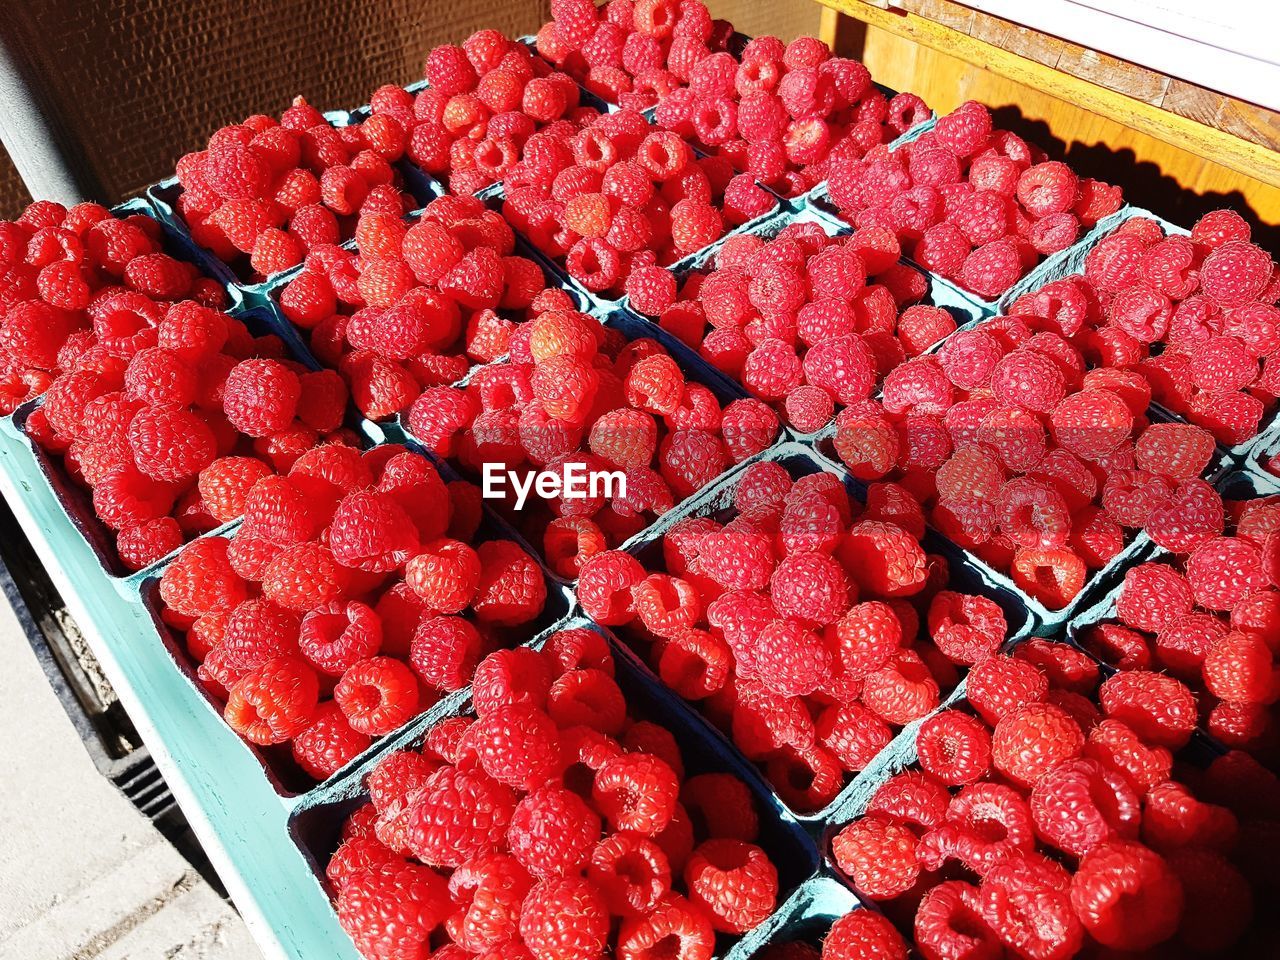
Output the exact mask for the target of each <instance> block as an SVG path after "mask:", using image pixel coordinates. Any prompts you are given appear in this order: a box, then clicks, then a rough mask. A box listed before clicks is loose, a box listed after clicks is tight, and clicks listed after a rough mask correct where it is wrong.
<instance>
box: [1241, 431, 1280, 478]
mask: <svg viewBox="0 0 1280 960" xmlns="http://www.w3.org/2000/svg"><path fill="white" fill-rule="evenodd" d="M1272 457H1280V429H1278V428H1277V424H1274V423H1273V424H1272V427H1271V429H1270V430H1269V431H1267V432H1266V433H1265V434H1263V435H1262V436H1261V437H1259V438H1258V443H1257V445H1256V446H1255V447H1254V448H1253V449H1252V450H1251V451H1250V452H1249V459H1248V460H1247V461H1246V462H1245V465H1244V469H1246V470H1248V471H1249V474H1250V475H1251V476H1252V477H1253V478H1254V480H1255V482H1256V483H1257V484H1258V486H1259V488H1260V489H1262V490H1264V491H1266V492H1267V493H1280V476H1277V475H1276V474H1274V473H1272V472H1271V471H1270V470H1268V469H1267V467H1266V464H1267V461H1268V460H1270V459H1271V458H1272Z"/></svg>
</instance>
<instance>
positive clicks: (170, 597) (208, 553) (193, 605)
mask: <svg viewBox="0 0 1280 960" xmlns="http://www.w3.org/2000/svg"><path fill="white" fill-rule="evenodd" d="M227 546H228V541H227V540H226V539H225V538H223V537H209V538H208V539H205V540H197V541H195V542H194V543H192V544H191V545H189V546H188V547H186V549H184V550H183V551H182V552H181V553H180V554H178V556H177V557H176V558H175V559H174V561H173V563H171V564H169V566H168V567H166V568H165V571H164V573H163V574H162V575H161V577H160V599H161V600H163V601H164V604H165V606H166V607H168V608H169V609H170V610H172V611H173V612H174V613H177V614H179V615H180V616H184V617H202V616H204V615H205V614H209V613H225V612H227V611H230V610H232V609H233V608H234V607H235V606H236V605H237V604H239V603H240V602H241V601H243V600H244V599H245V597H246V585H245V583H244V581H243V580H241V579H240V577H238V576H237V575H236V573H235V571H234V570H232V569H231V564H230V563H229V562H228V560H227Z"/></svg>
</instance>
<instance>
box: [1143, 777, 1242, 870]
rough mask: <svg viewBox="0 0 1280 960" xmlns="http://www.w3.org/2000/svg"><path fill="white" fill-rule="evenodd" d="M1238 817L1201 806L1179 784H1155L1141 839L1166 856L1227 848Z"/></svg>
mask: <svg viewBox="0 0 1280 960" xmlns="http://www.w3.org/2000/svg"><path fill="white" fill-rule="evenodd" d="M1237 828H1238V824H1237V822H1236V818H1235V815H1234V814H1232V813H1231V811H1229V810H1227V809H1225V808H1224V807H1220V806H1217V805H1215V804H1211V803H1202V802H1201V801H1199V800H1197V799H1196V797H1195V795H1194V794H1193V793H1192V792H1191V791H1190V790H1189V789H1187V788H1186V787H1185V786H1183V785H1182V784H1180V783H1177V782H1176V781H1172V780H1167V781H1163V782H1161V783H1158V784H1155V785H1153V786H1152V787H1151V789H1150V790H1149V791H1148V792H1147V796H1146V798H1145V807H1144V809H1143V814H1142V840H1143V842H1144V843H1145V844H1147V846H1149V847H1151V848H1152V849H1154V850H1158V851H1161V852H1163V853H1166V854H1168V853H1172V852H1173V851H1174V850H1176V849H1179V848H1183V847H1201V846H1202V847H1205V848H1209V849H1219V850H1226V849H1228V848H1229V847H1230V846H1231V845H1232V844H1233V843H1234V842H1235V839H1236V831H1237Z"/></svg>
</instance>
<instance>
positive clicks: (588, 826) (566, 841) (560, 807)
mask: <svg viewBox="0 0 1280 960" xmlns="http://www.w3.org/2000/svg"><path fill="white" fill-rule="evenodd" d="M516 709H522V710H528V709H529V708H516ZM544 716H545V715H544ZM544 743H546V744H547V745H549V746H550V747H552V748H556V747H557V741H556V740H555V739H551V740H549V741H544ZM500 746H501V745H500V744H497V743H495V744H492V745H491V750H493V749H494V748H498V747H500ZM490 756H491V757H493V758H494V760H495V761H501V759H502V758H501V757H497V756H495V755H494V753H492V752H491V754H490ZM548 756H551V757H552V762H553V763H554V762H555V759H554V755H548ZM481 759H482V760H483V759H484V753H483V752H482V754H481ZM599 839H600V817H599V816H597V815H596V814H595V813H594V812H592V810H591V809H590V808H589V807H588V806H587V805H586V804H585V803H584V802H583V801H582V799H581V798H580V797H579V796H578V795H577V794H575V793H573V792H572V791H569V790H565V789H563V788H560V787H551V786H549V787H545V788H543V789H540V790H535V791H534V792H533V793H530V794H529V795H528V796H526V797H525V798H524V799H523V800H521V801H520V802H519V803H518V804H517V805H516V809H515V813H514V814H512V817H511V827H510V828H509V829H508V831H507V842H508V844H509V845H510V847H511V852H512V854H514V856H515V858H516V859H517V860H518V861H519V862H520V864H521V865H522V866H523V867H524V868H525V869H526V870H528V871H529V873H530V875H531V876H533V877H535V878H537V879H540V880H548V879H550V878H552V877H563V876H572V875H574V874H576V873H577V872H578V870H579V869H580V868H581V867H582V866H583V865H585V864H586V863H587V862H588V860H589V859H590V858H591V857H592V849H593V848H594V847H595V845H596V843H597V841H599Z"/></svg>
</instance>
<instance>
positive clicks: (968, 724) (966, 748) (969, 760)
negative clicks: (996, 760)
mask: <svg viewBox="0 0 1280 960" xmlns="http://www.w3.org/2000/svg"><path fill="white" fill-rule="evenodd" d="M916 753H917V754H918V756H919V760H920V766H922V767H923V768H924V769H925V771H926V772H927V773H930V774H932V775H933V776H935V777H937V778H938V779H939V780H941V781H942V782H943V783H946V784H948V785H949V786H962V785H964V784H966V783H972V782H974V781H975V780H978V779H979V778H981V777H982V776H984V775H985V774H986V772H987V770H988V769H989V768H990V766H991V735H990V734H989V733H988V732H987V728H986V727H985V726H983V724H982V723H981V722H980V721H979V720H977V719H975V718H974V717H971V716H969V715H967V714H963V713H959V712H957V711H955V710H944V711H943V712H941V713H938V714H935V715H934V716H932V717H930V718H929V719H927V720H926V721H925V722H924V723H923V724H921V726H920V732H919V733H918V734H917V735H916Z"/></svg>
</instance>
